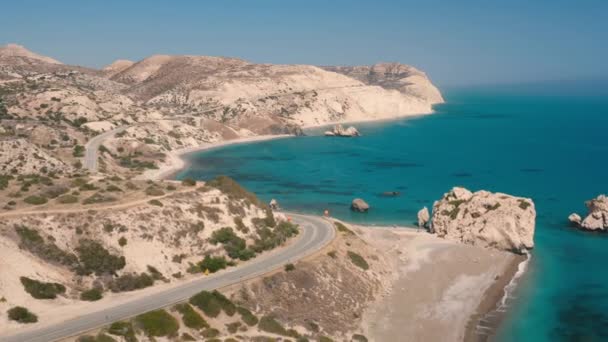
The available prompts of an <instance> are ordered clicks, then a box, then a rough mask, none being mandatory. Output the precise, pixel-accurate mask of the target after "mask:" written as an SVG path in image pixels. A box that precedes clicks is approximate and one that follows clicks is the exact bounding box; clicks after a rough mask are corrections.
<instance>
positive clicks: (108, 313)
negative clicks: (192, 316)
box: [0, 132, 335, 342]
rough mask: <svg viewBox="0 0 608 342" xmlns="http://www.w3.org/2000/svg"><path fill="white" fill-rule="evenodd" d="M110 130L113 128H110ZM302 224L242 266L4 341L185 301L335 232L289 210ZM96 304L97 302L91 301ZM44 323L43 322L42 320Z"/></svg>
mask: <svg viewBox="0 0 608 342" xmlns="http://www.w3.org/2000/svg"><path fill="white" fill-rule="evenodd" d="M108 133H110V132H108ZM288 215H289V216H291V217H292V218H293V220H294V222H296V223H298V224H299V225H300V234H299V235H298V237H297V238H296V240H295V241H294V242H293V243H292V244H291V245H290V246H288V247H286V248H284V249H282V250H280V251H277V252H274V253H273V252H270V253H267V254H263V255H261V256H259V257H257V258H255V259H253V260H252V261H250V262H247V263H245V264H243V265H242V266H237V267H233V268H230V269H227V270H225V271H223V272H219V273H217V274H214V275H210V276H201V277H200V278H198V279H196V280H193V281H188V282H186V283H183V284H178V285H176V286H175V287H172V288H169V289H166V290H164V291H161V292H158V293H154V294H151V295H148V296H144V297H141V296H139V297H138V296H137V292H134V293H133V294H134V298H133V299H132V300H130V301H128V302H125V303H122V304H120V305H117V306H114V307H112V308H107V309H104V310H100V311H92V312H91V313H88V314H86V315H82V316H80V317H77V318H73V319H70V320H66V321H64V322H61V323H58V324H54V325H50V326H43V327H39V328H37V327H36V325H33V326H32V327H31V328H30V327H27V328H25V326H24V328H25V329H24V330H21V331H19V332H15V333H14V334H12V335H7V336H2V337H0V341H2V342H22V341H29V342H46V341H56V340H59V339H63V338H67V337H70V336H74V335H76V334H79V333H83V332H86V331H88V330H91V329H95V328H98V327H101V326H104V325H107V324H110V323H111V322H115V321H119V320H122V319H126V318H129V317H132V316H136V315H138V314H141V313H144V312H147V311H150V310H155V309H158V308H162V307H166V306H169V305H171V304H174V303H177V302H180V301H183V300H185V299H187V298H189V297H191V296H192V295H194V294H196V293H198V292H199V291H202V290H213V289H217V288H221V287H224V286H227V285H231V284H235V283H238V282H241V281H243V280H246V279H249V278H253V277H256V276H259V275H262V274H264V273H266V272H268V271H272V270H275V269H277V268H280V267H282V266H283V265H285V264H287V263H290V262H295V261H297V260H299V259H302V258H304V257H306V256H308V255H311V254H312V253H314V252H316V251H318V250H319V249H321V248H323V247H324V246H325V245H327V244H328V243H329V242H330V241H331V240H333V238H334V236H335V231H334V228H333V225H332V224H331V223H330V222H329V221H326V220H324V219H322V218H320V217H313V216H305V215H298V214H291V213H289V214H288ZM91 305H92V306H94V305H95V304H94V303H91ZM41 323H43V322H41Z"/></svg>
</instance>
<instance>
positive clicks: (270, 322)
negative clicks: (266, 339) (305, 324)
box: [258, 316, 288, 336]
mask: <svg viewBox="0 0 608 342" xmlns="http://www.w3.org/2000/svg"><path fill="white" fill-rule="evenodd" d="M258 328H259V329H260V330H262V331H265V332H268V333H271V334H277V335H283V336H288V333H287V330H285V328H283V326H282V325H281V323H279V322H277V321H276V320H275V319H274V318H273V317H271V316H263V317H262V318H261V319H260V322H259V323H258Z"/></svg>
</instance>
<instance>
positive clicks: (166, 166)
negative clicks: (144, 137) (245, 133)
mask: <svg viewBox="0 0 608 342" xmlns="http://www.w3.org/2000/svg"><path fill="white" fill-rule="evenodd" d="M289 137H293V135H289V134H281V135H256V136H252V137H244V138H238V139H232V140H224V141H218V142H211V143H206V144H203V145H199V146H193V147H187V148H183V149H179V150H174V151H170V152H167V154H166V158H165V161H164V162H163V163H161V164H160V165H159V167H158V169H154V170H147V171H146V172H144V173H143V174H142V175H141V176H140V177H139V178H141V179H151V180H161V179H170V178H173V176H175V174H176V173H177V172H179V171H180V170H182V169H184V168H185V167H186V165H187V164H186V160H185V159H184V156H185V155H186V154H189V153H193V152H200V151H206V150H211V149H214V148H219V147H224V146H229V145H237V144H246V143H253V142H259V141H265V140H274V139H284V138H289Z"/></svg>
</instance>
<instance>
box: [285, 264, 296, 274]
mask: <svg viewBox="0 0 608 342" xmlns="http://www.w3.org/2000/svg"><path fill="white" fill-rule="evenodd" d="M295 269H296V267H295V266H294V265H293V264H286V265H285V272H291V271H293V270H295Z"/></svg>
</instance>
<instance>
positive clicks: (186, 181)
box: [182, 178, 196, 186]
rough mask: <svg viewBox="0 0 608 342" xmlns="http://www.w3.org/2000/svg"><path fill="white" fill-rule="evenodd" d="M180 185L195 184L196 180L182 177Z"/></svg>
mask: <svg viewBox="0 0 608 342" xmlns="http://www.w3.org/2000/svg"><path fill="white" fill-rule="evenodd" d="M182 185H184V186H196V181H195V180H194V179H192V178H184V179H183V180H182Z"/></svg>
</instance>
